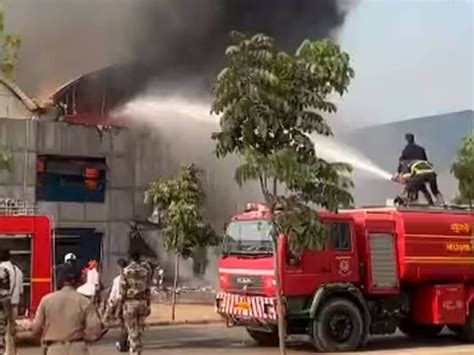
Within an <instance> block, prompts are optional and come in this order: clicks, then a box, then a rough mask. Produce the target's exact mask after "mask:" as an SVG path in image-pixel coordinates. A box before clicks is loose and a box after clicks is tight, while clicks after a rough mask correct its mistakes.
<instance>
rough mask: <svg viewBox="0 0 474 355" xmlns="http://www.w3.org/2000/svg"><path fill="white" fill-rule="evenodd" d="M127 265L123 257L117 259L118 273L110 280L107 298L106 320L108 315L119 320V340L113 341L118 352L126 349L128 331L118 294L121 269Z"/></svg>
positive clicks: (127, 346)
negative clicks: (110, 286)
mask: <svg viewBox="0 0 474 355" xmlns="http://www.w3.org/2000/svg"><path fill="white" fill-rule="evenodd" d="M126 266H127V262H126V261H125V259H118V260H117V268H118V271H119V274H118V275H117V277H115V278H114V281H113V282H112V288H111V290H110V294H109V298H108V300H107V310H106V317H105V318H106V320H108V319H109V318H110V317H115V318H117V319H118V320H119V322H120V336H119V340H118V341H117V342H116V343H115V345H116V347H117V350H118V351H120V352H126V351H128V348H129V345H128V333H127V329H126V328H125V324H124V321H123V310H122V302H121V301H122V299H121V296H120V280H121V279H122V273H123V269H125V267H126Z"/></svg>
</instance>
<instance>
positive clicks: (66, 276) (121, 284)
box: [0, 250, 152, 355]
mask: <svg viewBox="0 0 474 355" xmlns="http://www.w3.org/2000/svg"><path fill="white" fill-rule="evenodd" d="M129 256H130V258H129V261H126V260H125V259H119V260H118V263H117V265H118V275H117V277H116V278H115V279H114V281H113V284H112V287H111V289H110V292H109V294H108V295H107V298H106V302H105V303H106V306H105V307H104V309H100V307H99V302H98V299H99V298H100V297H98V296H99V294H100V289H101V286H100V280H99V270H98V264H97V263H96V262H94V261H93V262H89V264H88V266H87V267H86V268H85V269H83V270H81V269H80V267H79V266H78V263H77V258H76V256H75V255H74V254H72V253H69V254H67V255H66V256H65V260H64V264H61V265H60V266H58V267H57V273H56V290H55V291H54V292H53V293H50V294H48V295H46V296H44V297H43V299H42V300H41V301H40V304H39V306H38V309H37V311H36V314H35V318H34V320H33V321H32V322H31V323H30V324H28V326H27V328H28V329H29V330H30V331H31V332H32V333H33V335H35V336H37V337H39V338H40V339H41V344H42V347H43V349H44V354H47V355H64V354H69V355H86V354H89V350H88V347H89V344H90V343H92V342H95V341H97V340H99V339H101V338H102V337H103V335H104V334H105V333H106V332H107V331H108V329H109V324H111V322H112V321H113V320H114V319H116V320H118V322H119V324H120V327H121V332H120V337H119V339H118V341H117V343H116V345H117V349H118V350H119V351H121V352H130V354H140V353H141V351H142V333H143V330H144V325H145V319H146V318H147V317H148V316H149V314H150V313H151V308H150V306H151V283H152V269H151V267H150V266H149V264H148V263H145V262H141V260H140V254H139V253H138V252H132V253H131V254H130V255H129ZM22 294H23V274H22V272H21V270H20V268H19V267H18V266H16V265H14V264H13V263H12V262H11V258H10V252H9V251H8V250H0V300H2V301H3V302H2V304H1V307H0V338H1V340H0V345H1V346H2V347H5V343H6V342H8V341H9V340H8V339H10V341H13V342H14V338H13V340H12V337H11V336H10V337H9V336H8V333H7V331H6V329H7V325H8V324H10V325H12V324H15V319H16V316H17V315H18V306H19V304H20V299H21V297H22ZM10 335H11V334H10ZM5 339H7V340H6V341H5ZM7 346H8V344H7Z"/></svg>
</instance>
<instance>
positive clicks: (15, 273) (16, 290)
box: [0, 249, 24, 318]
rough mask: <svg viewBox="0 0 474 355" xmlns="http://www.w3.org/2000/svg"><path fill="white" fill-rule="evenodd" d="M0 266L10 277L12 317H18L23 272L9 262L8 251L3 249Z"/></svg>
mask: <svg viewBox="0 0 474 355" xmlns="http://www.w3.org/2000/svg"><path fill="white" fill-rule="evenodd" d="M0 265H1V266H3V267H5V268H6V269H7V270H8V274H9V275H10V294H11V304H12V310H13V316H14V317H15V318H17V317H18V306H19V305H20V300H21V298H22V297H23V290H24V288H23V272H22V271H21V270H20V268H19V267H18V266H16V265H15V264H13V263H12V262H11V254H10V250H7V249H3V250H1V251H0Z"/></svg>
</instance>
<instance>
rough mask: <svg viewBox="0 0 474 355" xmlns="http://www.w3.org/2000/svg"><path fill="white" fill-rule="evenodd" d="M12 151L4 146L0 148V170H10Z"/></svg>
mask: <svg viewBox="0 0 474 355" xmlns="http://www.w3.org/2000/svg"><path fill="white" fill-rule="evenodd" d="M11 169H12V153H11V152H10V151H9V150H8V149H6V148H0V171H2V170H6V171H11Z"/></svg>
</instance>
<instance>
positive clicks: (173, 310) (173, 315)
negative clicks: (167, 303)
mask: <svg viewBox="0 0 474 355" xmlns="http://www.w3.org/2000/svg"><path fill="white" fill-rule="evenodd" d="M178 279H179V254H176V256H175V259H174V281H173V297H172V300H171V320H172V321H174V320H175V319H176V296H177V295H176V290H177V288H178Z"/></svg>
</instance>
